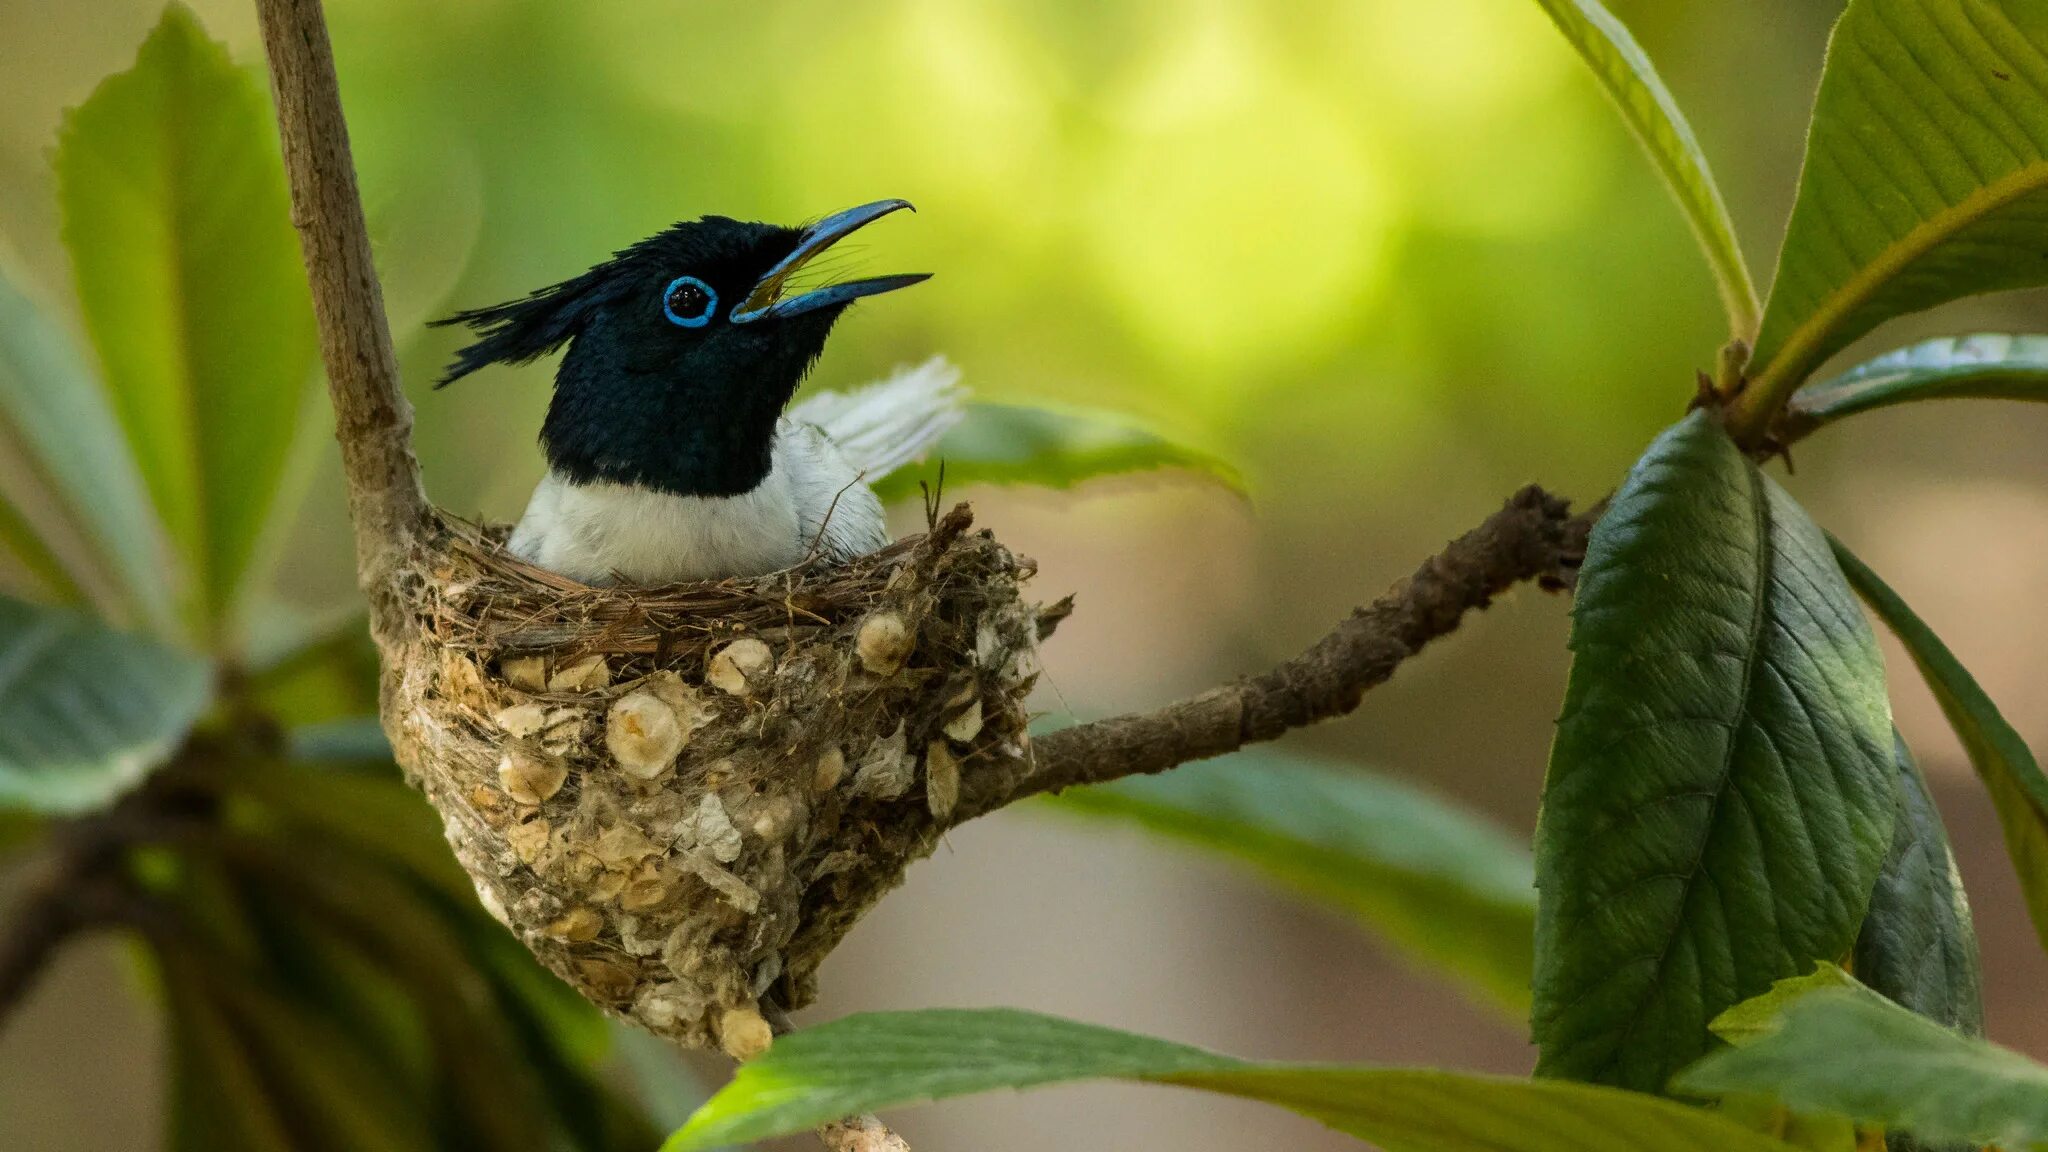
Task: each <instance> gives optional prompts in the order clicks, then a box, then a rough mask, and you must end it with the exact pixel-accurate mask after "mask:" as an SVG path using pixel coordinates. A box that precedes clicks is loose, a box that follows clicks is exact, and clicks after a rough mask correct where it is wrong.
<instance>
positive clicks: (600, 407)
mask: <svg viewBox="0 0 2048 1152" xmlns="http://www.w3.org/2000/svg"><path fill="white" fill-rule="evenodd" d="M910 208H911V205H910V203H909V202H908V201H905V200H877V201H874V202H872V203H867V204H862V205H859V206H857V207H853V208H848V209H846V210H844V211H841V212H835V213H833V214H831V215H829V216H826V217H823V218H822V219H819V220H817V221H816V222H815V223H811V224H809V225H806V226H799V227H783V226H778V225H773V224H765V223H759V222H747V221H741V220H735V219H732V218H730V217H725V216H704V217H702V218H700V219H696V220H686V221H681V222H678V223H676V224H674V225H672V226H671V227H669V228H667V229H665V230H663V231H661V232H659V233H656V234H655V235H653V236H650V237H648V238H647V239H645V240H642V241H640V242H639V243H637V244H634V245H632V246H630V247H628V248H624V249H622V250H620V251H618V252H617V253H615V254H614V255H613V256H612V258H611V259H610V260H607V261H605V262H603V263H601V264H598V265H596V266H594V267H592V268H591V269H590V270H589V271H588V272H585V273H583V274H582V275H580V276H577V277H574V278H573V279H569V280H564V281H562V282H561V283H558V284H553V285H550V286H548V287H545V288H541V289H539V290H537V291H535V292H533V293H531V294H529V295H527V296H525V297H523V298H520V299H517V300H513V301H509V302H507V303H503V304H497V305H493V306H491V307H487V308H477V309H472V310H469V311H462V312H457V313H455V314H454V315H452V316H449V317H447V318H446V319H443V320H440V321H437V322H436V323H437V324H438V325H444V326H445V325H461V326H465V327H467V328H469V329H471V330H472V332H473V334H474V335H475V336H476V337H477V339H476V340H475V341H474V342H473V343H471V344H469V345H467V346H466V347H464V348H462V349H460V350H459V351H458V352H457V353H456V354H455V358H454V360H453V362H452V363H451V364H450V365H449V367H448V369H447V371H446V372H445V373H444V375H443V376H442V378H441V380H440V382H439V383H438V384H436V387H437V388H438V387H444V386H446V385H448V384H451V383H453V382H454V381H456V380H458V379H461V378H462V377H464V376H467V375H469V374H470V373H473V372H476V371H477V370H479V369H481V368H483V367H485V366H486V365H490V364H523V363H527V362H530V361H533V360H536V359H538V358H540V357H542V356H544V355H547V354H548V353H551V352H553V351H555V350H556V349H559V348H563V347H564V346H565V345H566V348H567V350H566V351H565V352H564V353H563V356H562V359H561V362H560V364H559V365H558V366H557V368H556V371H555V385H554V394H553V396H552V398H551V400H550V402H549V404H548V411H547V417H546V419H545V421H544V422H543V423H542V425H541V432H540V444H541V449H542V453H543V455H544V456H545V457H546V460H547V473H546V475H545V476H544V477H543V478H542V479H541V481H540V483H539V485H538V486H537V487H536V488H535V489H534V492H533V495H532V497H531V499H530V500H529V501H528V503H527V506H526V511H525V514H524V515H522V516H521V517H520V520H519V522H518V524H517V525H516V526H515V527H514V529H513V531H512V535H511V538H510V540H509V542H508V544H507V547H508V549H509V550H510V552H511V553H512V554H513V555H515V556H517V557H519V558H520V559H522V560H525V561H527V562H528V563H531V564H533V565H535V566H537V567H540V568H543V569H546V570H548V571H550V572H554V573H557V574H559V575H562V576H566V577H569V578H570V579H573V580H577V581H580V582H583V583H585V584H595V585H605V584H617V583H625V584H634V585H661V584H670V583H678V582H684V581H700V580H720V579H725V578H728V577H744V576H758V575H762V574H766V573H770V572H777V571H782V570H784V569H788V568H793V567H796V566H798V565H800V564H804V563H806V562H808V561H813V560H821V561H823V562H826V563H845V562H847V561H849V560H852V559H854V558H856V557H859V556H862V555H865V554H867V553H870V552H873V551H875V550H876V549H878V548H881V547H883V546H884V545H886V544H887V543H888V542H889V534H888V530H887V527H886V525H885V523H884V520H883V515H882V505H881V502H880V500H878V499H877V498H876V496H875V494H874V491H873V490H872V489H871V488H870V487H869V484H870V483H871V482H872V481H874V480H878V479H880V478H881V477H882V476H884V475H886V474H888V473H889V472H891V471H893V470H895V469H896V468H898V467H901V466H903V465H905V464H908V463H910V462H912V461H914V460H916V459H918V458H920V457H921V456H923V455H924V454H925V453H926V452H927V451H928V450H929V449H930V448H931V447H932V446H933V445H934V444H935V443H936V442H937V441H938V439H939V437H940V436H942V435H944V433H945V432H946V431H947V430H948V429H950V428H951V427H953V426H954V425H955V424H956V423H958V421H959V420H960V418H961V416H962V415H963V413H964V399H963V398H964V392H963V391H962V390H961V388H960V387H959V373H958V371H957V370H956V369H954V368H953V367H952V366H951V365H950V364H948V363H947V362H946V361H945V360H944V359H943V358H935V359H933V360H931V361H928V362H927V363H925V364H922V365H919V366H917V367H915V368H910V369H905V370H899V371H898V372H897V373H896V374H895V375H893V376H892V377H890V378H889V379H886V380H884V381H882V382H881V383H878V384H874V385H870V386H868V387H866V388H863V389H860V390H858V391H856V392H853V393H850V394H848V393H839V392H821V393H819V394H817V395H815V396H812V397H810V398H808V399H806V400H805V401H803V402H802V403H800V404H798V405H796V406H795V407H793V408H792V407H790V401H791V398H792V397H794V396H795V394H796V392H797V388H798V386H799V385H800V384H802V383H803V380H804V377H805V376H806V375H807V374H808V373H809V372H810V370H811V367H812V365H814V364H815V363H816V362H817V360H818V357H819V355H820V354H821V353H822V352H823V351H824V348H825V342H826V339H827V337H828V336H830V334H831V332H832V328H833V325H834V324H835V323H836V322H837V321H838V319H839V317H840V316H841V315H843V314H844V313H845V312H846V310H847V309H848V308H849V307H850V306H852V305H853V304H854V302H855V301H858V300H862V299H865V298H867V297H870V296H877V295H880V294H883V293H886V292H894V291H897V290H899V289H902V288H907V287H909V286H911V285H913V284H917V283H920V282H922V281H924V280H926V279H928V278H929V276H928V274H925V273H910V274H901V275H891V276H876V277H870V278H866V279H857V280H846V281H840V282H837V283H831V284H827V285H824V286H822V287H816V288H812V289H809V290H807V291H798V290H797V288H796V284H795V281H796V279H797V278H798V276H799V274H800V273H802V272H803V271H804V270H805V268H806V266H807V265H809V264H810V263H811V262H812V261H813V260H815V259H816V258H817V257H818V256H819V255H820V254H822V253H824V252H825V251H827V250H828V249H830V248H831V247H832V246H833V245H834V244H836V243H838V242H839V241H841V240H843V239H845V238H846V237H847V236H850V235H852V234H853V233H854V232H855V231H857V230H859V229H861V228H863V227H865V226H867V225H868V224H871V223H873V222H874V221H876V220H878V219H881V218H882V217H884V216H887V215H889V214H891V213H894V212H897V211H901V210H904V209H910Z"/></svg>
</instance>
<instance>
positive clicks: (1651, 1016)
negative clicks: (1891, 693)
mask: <svg viewBox="0 0 2048 1152" xmlns="http://www.w3.org/2000/svg"><path fill="white" fill-rule="evenodd" d="M1571 647H1572V651H1573V654H1574V658H1573V662H1572V670H1571V680H1570V684H1569V687H1568V689H1567V691H1566V695H1565V702H1564V711H1563V715H1562V716H1561V717H1560V718H1559V720H1558V732H1557V740H1556V743H1555V744H1554V746H1553V747H1552V749H1551V754H1550V771H1549V777H1548V780H1547V782H1546V784H1545V788H1544V798H1543V811H1542V817H1541V820H1540V822H1539V825H1538V828H1537V836H1536V883H1537V888H1538V890H1539V892H1540V897H1539V900H1538V906H1537V915H1536V980H1535V998H1536V1009H1535V1015H1534V1024H1535V1037H1536V1041H1537V1043H1538V1044H1540V1045H1541V1046H1542V1057H1541V1060H1540V1061H1539V1063H1538V1065H1537V1071H1538V1073H1539V1074H1542V1075H1550V1076H1561V1077H1566V1078H1569V1079H1575V1080H1591V1081H1596V1082H1600V1083H1609V1084H1617V1085H1620V1086H1622V1087H1627V1088H1635V1089H1638V1090H1642V1091H1651V1092H1654V1091H1661V1090H1662V1089H1663V1088H1664V1086H1665V1083H1666V1081H1668V1080H1669V1078H1670V1076H1671V1074H1672V1073H1673V1072H1675V1071H1677V1070H1678V1069H1680V1068H1682V1067H1684V1066H1685V1065H1687V1064H1689V1063H1691V1062H1692V1061H1693V1060H1694V1059H1696V1058H1697V1057H1699V1056H1700V1055H1701V1054H1702V1053H1704V1052H1705V1051H1706V1050H1707V1049H1708V1047H1709V1046H1710V1045H1711V1043H1712V1038H1711V1037H1710V1036H1709V1034H1708V1032H1707V1023H1708V1021H1710V1020H1712V1019H1713V1018H1714V1017H1715V1016H1716V1015H1718V1014H1719V1013H1720V1012H1721V1011H1722V1010H1723V1009H1725V1008H1727V1007H1729V1006H1730V1005H1732V1004H1735V1003H1737V1002H1739V1001H1741V1000H1745V999H1748V998H1749V997H1751V996H1754V995H1757V994H1758V993H1761V992H1763V991H1764V990H1765V989H1767V988H1769V987H1770V986H1771V982H1772V981H1773V980H1778V979H1781V978H1783V977H1786V976H1791V975H1795V974H1797V973H1800V972H1803V971H1806V970H1807V969H1808V968H1810V967H1811V966H1812V965H1813V962H1814V961H1816V960H1826V959H1836V958H1840V957H1842V956H1844V955H1846V954H1847V953H1848V951H1849V949H1850V946H1851V945H1852V944H1854V943H1855V940H1856V929H1857V925H1859V924H1860V923H1862V920H1863V913H1864V909H1865V907H1866V905H1867V904H1868V902H1869V899H1870V891H1871V886H1872V885H1873V884H1874V883H1875V881H1876V879H1877V874H1878V869H1879V867H1880V865H1881V864H1882V863H1883V860H1884V855H1885V851H1886V849H1887V848H1888V847H1889V846H1890V844H1891V837H1892V822H1893V807H1894V800H1893V791H1894V789H1893V784H1892V777H1893V768H1892V760H1891V708H1890V705H1889V704H1888V703H1887V701H1886V699H1885V683H1884V664H1883V661H1882V659H1881V657H1880V656H1879V653H1878V648H1877V641H1876V639H1875V638H1874V637H1873V636H1872V635H1871V633H1870V628H1869V626H1868V624H1866V623H1865V621H1864V619H1863V614H1862V612H1860V611H1859V610H1858V609H1857V606H1856V602H1855V598H1854V597H1853V596H1852V595H1850V593H1849V589H1848V587H1847V585H1845V584H1844V583H1843V581H1842V575H1841V572H1840V571H1839V570H1838V569H1837V568H1836V567H1835V562H1834V559H1833V557H1832V556H1831V555H1830V554H1829V552H1828V545H1827V540H1826V539H1825V538H1824V537H1823V536H1822V535H1821V532H1820V529H1819V528H1817V527H1815V526H1814V524H1813V521H1812V520H1810V519H1809V518H1808V517H1807V515H1806V513H1805V511H1804V510H1802V509H1801V508H1800V507H1799V505H1798V504H1797V503H1795V502H1794V501H1793V499H1792V497H1791V496H1789V495H1787V494H1786V492H1785V491H1784V489H1782V488H1780V487H1778V485H1777V484H1776V483H1775V482H1773V481H1772V480H1771V479H1770V478H1769V477H1767V476H1765V475H1764V474H1763V473H1762V472H1761V471H1759V470H1758V469H1757V468H1756V466H1755V465H1754V464H1752V463H1751V462H1750V461H1749V460H1748V459H1747V458H1745V457H1744V456H1743V454H1742V453H1741V451H1740V450H1738V449H1737V448H1736V447H1735V445H1734V443H1733V442H1732V441H1730V440H1729V438H1728V436H1727V434H1726V433H1725V432H1724V431H1723V430H1722V429H1721V427H1720V425H1719V424H1718V423H1717V422H1716V421H1715V420H1714V419H1713V417H1712V416H1711V415H1710V414H1709V413H1707V412H1706V411H1704V410H1702V411H1697V412H1694V413H1693V414H1692V415H1691V416H1688V417H1687V418H1686V419H1685V420H1683V421H1681V422H1680V423H1678V424H1676V425H1674V426H1673V427H1672V428H1670V429H1668V430H1667V431H1666V432H1665V433H1664V434H1663V435H1661V436H1659V437H1658V438H1657V440H1656V442H1655V443H1654V444H1652V445H1651V446H1650V450H1649V451H1648V452H1647V453H1645V454H1644V456H1643V458H1642V460H1641V461H1639V462H1638V463H1637V464H1636V466H1635V468H1634V470H1633V471H1631V472H1630V474H1629V477H1628V480H1627V481H1626V483H1624V484H1623V486H1622V489H1621V491H1620V492H1619V493H1617V494H1616V496H1615V498H1614V502H1613V505H1612V507H1611V508H1610V509H1609V510H1608V512H1607V514H1606V515H1605V516H1604V517H1602V518H1601V520H1600V523H1599V525H1598V527H1596V528H1595V530H1594V532H1593V537H1592V541H1591V543H1590V546H1589V548H1588V551H1587V555H1586V563H1585V567H1584V569H1583V570H1582V571H1581V573H1580V577H1579V587H1578V593H1577V600H1576V604H1575V606H1574V609H1573V627H1572V639H1571Z"/></svg>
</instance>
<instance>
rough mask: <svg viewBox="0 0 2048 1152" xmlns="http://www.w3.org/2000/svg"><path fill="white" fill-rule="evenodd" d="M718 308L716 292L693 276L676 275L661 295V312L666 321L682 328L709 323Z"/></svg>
mask: <svg viewBox="0 0 2048 1152" xmlns="http://www.w3.org/2000/svg"><path fill="white" fill-rule="evenodd" d="M717 309H718V293H717V292H716V291H714V290H713V289H712V287H711V285H709V284H706V283H705V282H703V281H702V280H699V279H697V278H696V277H695V276H678V277H676V278H675V279H673V280H671V281H669V282H668V290H667V291H665V292H663V293H662V295H661V314H662V315H664V316H666V317H668V322H669V323H671V324H675V325H679V326H681V327H684V328H702V327H703V326H705V325H706V324H709V323H711V313H712V312H714V311H716V310H717Z"/></svg>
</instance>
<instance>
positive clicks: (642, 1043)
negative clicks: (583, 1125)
mask: <svg viewBox="0 0 2048 1152" xmlns="http://www.w3.org/2000/svg"><path fill="white" fill-rule="evenodd" d="M612 1047H613V1049H614V1050H615V1051H616V1052H617V1053H618V1054H619V1061H620V1063H621V1064H623V1065H624V1066H625V1069H626V1075H627V1076H628V1077H629V1078H630V1079H631V1080H632V1081H633V1087H634V1089H635V1094H636V1095H638V1096H639V1098H640V1102H641V1103H642V1104H643V1105H644V1106H645V1107H646V1109H647V1115H648V1119H650V1120H652V1121H654V1123H655V1124H657V1125H659V1126H660V1127H661V1128H663V1129H664V1130H667V1129H674V1128H680V1127H682V1126H683V1125H684V1124H686V1123H688V1122H689V1119H690V1115H691V1114H692V1113H694V1112H695V1111H696V1110H697V1109H698V1108H699V1107H701V1106H702V1105H703V1103H704V1101H705V1100H707V1099H708V1098H710V1096H711V1089H710V1088H709V1087H707V1086H706V1085H705V1084H703V1083H702V1082H701V1081H699V1080H698V1079H697V1077H696V1076H695V1075H693V1074H692V1073H691V1072H690V1069H689V1068H688V1067H687V1066H685V1065H684V1064H683V1062H682V1059H681V1058H680V1054H679V1053H678V1052H677V1051H676V1047H675V1045H673V1044H670V1043H669V1042H668V1041H666V1040H663V1039H662V1038H661V1037H659V1036H656V1035H654V1034H653V1033H651V1032H644V1031H642V1030H640V1029H639V1028H635V1027H633V1026H632V1025H630V1024H625V1023H620V1022H614V1023H613V1025H612Z"/></svg>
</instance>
